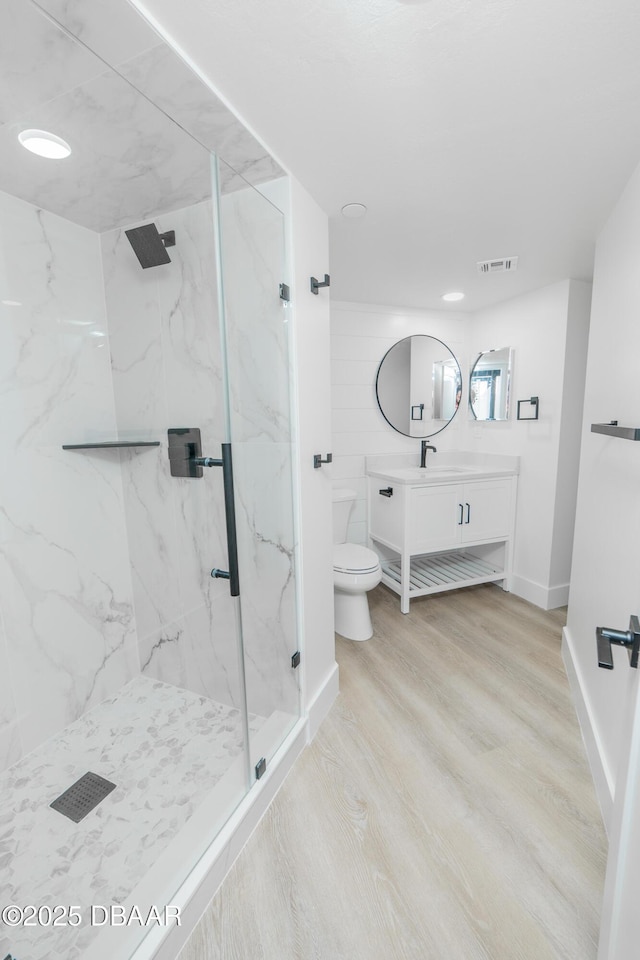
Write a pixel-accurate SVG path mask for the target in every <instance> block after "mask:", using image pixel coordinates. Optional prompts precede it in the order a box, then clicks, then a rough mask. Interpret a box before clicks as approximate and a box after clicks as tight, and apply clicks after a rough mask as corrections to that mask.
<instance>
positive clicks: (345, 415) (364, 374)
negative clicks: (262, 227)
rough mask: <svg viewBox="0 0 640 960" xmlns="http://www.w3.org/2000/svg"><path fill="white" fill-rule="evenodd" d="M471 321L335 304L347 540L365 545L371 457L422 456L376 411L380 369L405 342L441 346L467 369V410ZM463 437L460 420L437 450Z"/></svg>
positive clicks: (336, 437)
mask: <svg viewBox="0 0 640 960" xmlns="http://www.w3.org/2000/svg"><path fill="white" fill-rule="evenodd" d="M466 323H467V315H466V314H463V313H453V312H451V313H448V312H447V311H445V310H443V311H442V312H439V311H435V310H434V311H430V310H412V309H403V308H401V307H390V306H374V305H371V304H362V303H346V302H333V301H332V303H331V396H332V416H333V441H332V445H333V451H332V452H333V465H332V479H333V486H334V487H350V488H352V489H354V490H355V491H356V497H357V499H356V503H355V506H354V509H353V511H352V513H351V518H350V524H349V531H348V539H349V540H350V541H351V542H352V543H363V544H366V543H367V522H366V521H367V504H366V477H365V457H366V456H373V455H375V454H381V453H414V452H415V454H416V463H417V462H418V458H419V456H420V441H419V440H417V439H415V438H413V439H412V438H409V437H405V436H403V435H402V434H400V433H396V431H395V430H393V429H392V428H391V427H390V426H389V424H388V423H387V422H386V420H385V419H384V417H383V416H382V414H381V413H380V411H379V410H378V405H377V403H376V396H375V380H376V372H377V370H378V365H379V364H380V361H381V359H382V357H383V356H384V354H385V353H386V352H387V350H388V349H389V348H390V347H391V346H393V344H394V343H396V342H397V341H398V340H401V339H402V338H403V337H409V336H412V335H413V334H418V333H421V334H427V335H430V336H433V337H437V338H438V339H439V340H443V341H444V342H445V343H446V344H448V346H449V347H450V348H451V349H452V350H453V352H454V354H455V355H456V358H457V359H458V362H459V363H460V366H461V368H462V379H463V397H462V403H461V405H460V408H461V411H462V410H464V409H466V387H464V384H466V381H467V379H468V378H467V366H468V365H467V362H466V354H465V346H464V344H465V329H466ZM462 429H464V425H463V424H462V416H461V413H460V412H459V413H458V414H456V417H455V419H454V420H453V422H452V423H451V424H450V426H449V427H448V428H447V430H446V431H445V432H444V433H442V434H440V435H437V436H436V437H434V438H433V440H432V442H433V443H434V445H435V446H436V447H438V448H439V449H442V450H445V449H446V450H454V449H456V448H459V447H460V436H459V434H460V431H461V430H462Z"/></svg>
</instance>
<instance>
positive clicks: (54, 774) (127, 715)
mask: <svg viewBox="0 0 640 960" xmlns="http://www.w3.org/2000/svg"><path fill="white" fill-rule="evenodd" d="M263 723H264V720H263V718H261V717H252V718H250V724H249V726H250V731H251V732H252V733H257V731H258V730H259V729H260V727H261V726H262V724H263ZM242 750H243V732H242V718H241V714H240V712H239V711H238V710H234V709H232V708H229V707H227V706H224V705H223V704H220V703H216V702H215V701H213V700H208V699H207V698H205V697H202V696H199V695H197V694H193V693H190V692H189V691H187V690H182V689H179V688H177V687H173V686H170V685H169V684H166V683H161V682H159V681H157V680H150V679H148V678H146V677H138V678H136V679H135V680H132V681H131V682H130V683H128V684H127V685H126V686H125V687H123V689H122V690H121V691H120V693H119V694H118V695H117V696H116V697H113V698H111V699H110V700H107V701H105V702H104V703H102V704H100V705H99V706H98V707H95V708H94V709H92V710H90V711H89V712H88V713H86V714H85V715H84V716H83V717H81V718H80V719H78V720H76V721H75V722H74V723H72V724H70V725H69V726H68V727H67V728H66V729H65V730H63V731H62V732H61V733H59V734H57V735H56V736H54V737H52V738H51V739H50V740H49V741H47V742H46V743H44V744H42V745H41V746H40V747H38V748H37V749H36V750H34V751H33V752H32V753H30V754H28V755H27V756H26V757H24V758H23V759H22V760H20V761H19V762H18V763H16V764H14V765H13V766H12V767H10V768H9V769H8V770H6V771H5V772H4V773H3V774H2V775H1V776H0V871H1V873H0V877H1V880H0V906H5V905H7V904H17V905H19V906H21V907H24V906H26V905H27V904H35V905H39V904H48V905H54V904H62V905H65V904H77V905H79V906H80V908H81V911H82V915H83V917H85V916H88V914H89V907H90V905H92V904H111V903H119V902H121V901H123V900H125V899H126V897H127V896H128V895H129V894H130V893H131V892H132V890H133V889H134V888H135V887H136V885H137V884H138V883H139V882H140V880H141V879H142V878H143V877H144V875H145V874H146V873H147V872H148V870H149V869H150V868H151V867H152V866H153V865H154V863H155V861H156V860H157V858H158V856H159V855H160V854H161V853H162V852H163V850H164V849H165V848H166V847H167V845H168V844H169V843H170V842H171V840H173V839H174V838H175V837H176V835H177V834H178V832H179V831H180V830H181V828H182V827H183V826H184V825H185V824H186V823H187V821H188V820H189V819H190V817H191V816H192V814H193V813H194V812H195V811H196V809H197V808H198V807H199V806H200V805H201V804H202V803H203V802H204V801H205V800H206V798H207V796H208V794H209V793H210V792H211V791H212V789H213V788H214V787H215V786H216V784H219V782H220V780H221V779H222V778H223V776H224V774H225V773H226V772H227V771H228V770H229V768H230V767H231V766H232V765H234V766H235V767H236V768H237V765H238V764H241V763H242V760H241V757H242ZM87 771H91V772H93V773H97V774H99V775H100V776H103V777H105V778H106V779H107V780H111V781H112V782H113V783H115V784H117V788H116V789H115V790H114V791H112V793H110V794H109V796H107V797H106V798H105V799H104V800H103V801H102V802H101V803H100V804H99V805H98V806H97V807H96V808H95V809H94V810H93V811H92V812H91V813H89V814H88V815H87V816H86V818H85V819H84V820H82V821H81V822H80V823H78V824H76V823H74V822H73V821H72V820H69V819H68V818H67V817H65V816H63V815H62V814H60V813H58V812H56V811H54V810H52V809H51V808H50V806H49V804H50V803H51V801H52V800H55V799H56V797H58V796H59V795H60V794H61V793H62V792H63V791H64V790H66V789H67V788H68V787H69V786H70V785H71V784H72V783H74V782H75V781H76V780H77V779H78V778H79V777H81V776H82V774H84V773H86V772H87ZM229 812H230V811H228V810H227V811H225V812H224V813H229ZM217 815H219V812H218V811H216V810H215V806H214V804H213V803H212V809H211V821H212V823H214V824H215V819H216V816H217ZM99 929H100V928H95V927H94V928H92V927H90V926H88V925H84V924H83V925H82V926H79V927H76V928H71V927H68V926H67V927H56V928H52V927H29V928H26V929H25V928H22V927H16V928H14V929H8V928H7V927H6V926H5V925H2V924H0V956H4V954H5V953H7V952H11V953H12V954H13V955H14V956H15V957H16V958H19V960H23V958H25V960H43V958H45V957H53V956H59V957H65V960H78V958H80V957H83V956H85V953H84V951H85V950H86V948H87V945H88V944H89V943H90V941H91V939H92V938H93V937H94V936H96V935H99Z"/></svg>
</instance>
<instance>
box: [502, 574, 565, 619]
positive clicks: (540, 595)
mask: <svg viewBox="0 0 640 960" xmlns="http://www.w3.org/2000/svg"><path fill="white" fill-rule="evenodd" d="M510 586H511V593H515V595H516V596H517V597H522V599H523V600H528V601H529V603H534V604H535V605H536V607H541V608H542V610H555V609H556V607H565V606H566V605H567V603H568V601H569V584H568V583H563V584H561V585H560V586H559V587H543V586H542V584H541V583H534V581H533V580H527V579H525V577H519V576H518V574H516V573H514V574H513V575H512V577H511V585H510Z"/></svg>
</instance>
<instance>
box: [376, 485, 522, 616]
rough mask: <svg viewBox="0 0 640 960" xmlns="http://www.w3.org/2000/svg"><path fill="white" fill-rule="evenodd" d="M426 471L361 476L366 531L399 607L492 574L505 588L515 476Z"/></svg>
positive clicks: (484, 579) (491, 578)
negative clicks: (365, 501)
mask: <svg viewBox="0 0 640 960" xmlns="http://www.w3.org/2000/svg"><path fill="white" fill-rule="evenodd" d="M427 474H428V471H427ZM427 474H425V479H424V480H422V479H421V478H420V471H418V470H416V469H415V468H414V469H411V470H409V469H408V470H404V471H403V470H397V471H393V470H389V471H388V472H387V473H383V472H382V471H380V472H378V473H375V474H373V473H371V472H370V475H369V479H368V484H369V536H370V538H371V540H372V543H373V546H374V547H376V548H377V549H378V553H379V554H380V555H381V564H382V580H383V583H385V584H386V585H387V586H389V587H390V588H391V589H392V590H395V591H396V593H398V594H400V598H401V609H402V612H403V613H408V612H409V602H410V600H411V599H412V598H413V597H420V596H425V595H426V594H429V593H437V592H440V591H443V590H452V589H455V588H456V587H464V586H471V585H472V584H477V583H488V582H491V581H497V580H502V582H503V587H504V589H505V590H507V589H508V588H509V577H510V572H511V553H512V542H513V532H514V520H515V503H516V485H517V476H516V475H515V474H513V473H511V472H509V471H506V472H505V471H502V472H501V473H500V472H498V474H497V475H496V472H493V473H491V472H489V471H484V472H483V471H481V470H475V471H474V470H471V469H469V470H463V469H462V468H458V469H457V470H455V471H452V473H451V474H447V472H446V471H443V472H442V474H436V473H435V472H434V473H432V474H429V475H428V479H427ZM416 477H417V478H416Z"/></svg>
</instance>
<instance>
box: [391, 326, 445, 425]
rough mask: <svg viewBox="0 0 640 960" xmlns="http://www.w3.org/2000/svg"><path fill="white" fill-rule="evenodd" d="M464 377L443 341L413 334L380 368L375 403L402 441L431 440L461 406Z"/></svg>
mask: <svg viewBox="0 0 640 960" xmlns="http://www.w3.org/2000/svg"><path fill="white" fill-rule="evenodd" d="M461 391H462V374H461V372H460V366H459V364H458V361H457V360H456V358H455V357H454V355H453V353H452V352H451V350H450V349H449V347H448V346H447V345H446V343H443V342H442V340H438V339H436V337H429V336H426V335H424V334H417V335H415V336H412V337H405V339H404V340H399V341H398V343H394V345H393V346H392V347H391V348H390V349H389V350H388V351H387V352H386V354H385V355H384V357H383V358H382V360H381V362H380V366H379V367H378V374H377V377H376V398H377V401H378V406H379V407H380V412H381V413H382V415H383V417H384V418H385V420H386V421H387V423H388V424H389V425H390V426H392V427H393V429H394V430H397V431H398V433H403V434H404V435H405V436H406V437H420V438H424V437H432V436H433V435H434V434H436V433H439V432H440V431H441V430H444V428H445V427H446V426H447V424H448V423H449V422H450V421H451V419H452V418H453V417H454V416H455V414H456V411H457V409H458V406H459V404H460V394H461Z"/></svg>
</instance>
